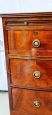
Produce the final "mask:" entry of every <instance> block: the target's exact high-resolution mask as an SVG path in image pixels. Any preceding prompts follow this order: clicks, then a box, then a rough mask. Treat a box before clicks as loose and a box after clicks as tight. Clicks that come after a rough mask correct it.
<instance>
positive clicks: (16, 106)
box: [11, 89, 52, 115]
mask: <svg viewBox="0 0 52 115" xmlns="http://www.w3.org/2000/svg"><path fill="white" fill-rule="evenodd" d="M12 94H13V112H12V114H11V115H46V114H48V115H51V114H52V92H43V91H42V92H41V91H34V90H29V91H28V90H24V89H13V90H12ZM34 101H39V103H40V107H36V106H34Z"/></svg>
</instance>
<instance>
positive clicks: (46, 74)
mask: <svg viewBox="0 0 52 115" xmlns="http://www.w3.org/2000/svg"><path fill="white" fill-rule="evenodd" d="M35 71H40V78H38V79H36V78H35V77H34V76H33V73H34V72H35ZM8 72H9V75H10V77H11V83H12V84H13V85H17V86H24V87H32V88H34V87H35V88H52V61H40V60H37V61H36V60H22V59H20V60H17V59H10V71H9V70H8Z"/></svg>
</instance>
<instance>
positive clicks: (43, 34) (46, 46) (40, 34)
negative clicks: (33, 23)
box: [8, 26, 52, 56]
mask: <svg viewBox="0 0 52 115" xmlns="http://www.w3.org/2000/svg"><path fill="white" fill-rule="evenodd" d="M13 28H14V27H13ZM37 28H38V27H37ZM39 28H41V26H39ZM36 39H37V40H39V41H40V46H39V47H38V48H36V47H34V46H33V41H34V40H36ZM8 47H9V53H11V54H18V55H21V56H51V55H52V31H28V30H22V31H18V30H15V29H14V30H13V31H11V30H9V31H8Z"/></svg>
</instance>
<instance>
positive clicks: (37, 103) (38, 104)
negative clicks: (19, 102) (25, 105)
mask: <svg viewBox="0 0 52 115" xmlns="http://www.w3.org/2000/svg"><path fill="white" fill-rule="evenodd" d="M33 105H34V107H37V108H38V107H40V105H41V103H40V102H39V101H34V102H33Z"/></svg>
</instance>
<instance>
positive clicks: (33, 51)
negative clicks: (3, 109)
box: [0, 13, 52, 115]
mask: <svg viewBox="0 0 52 115" xmlns="http://www.w3.org/2000/svg"><path fill="white" fill-rule="evenodd" d="M0 16H1V17H2V21H3V30H4V43H5V54H6V67H7V78H8V91H9V103H10V115H52V13H30V14H29V13H28V14H27V13H26V14H23V13H22V14H8V15H7V14H1V15H0ZM35 40H36V42H35Z"/></svg>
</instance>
